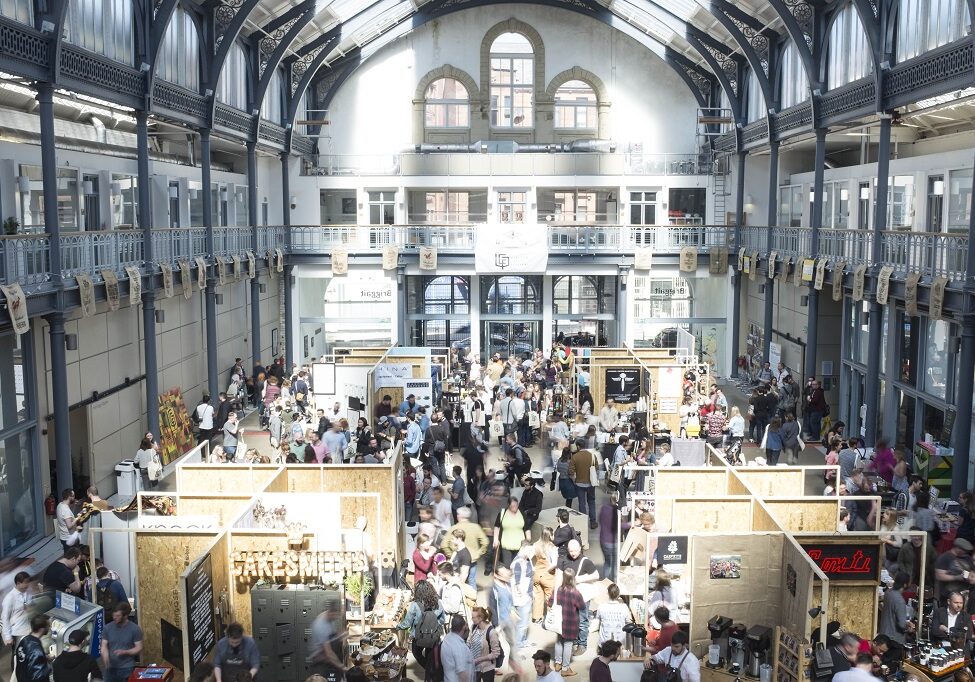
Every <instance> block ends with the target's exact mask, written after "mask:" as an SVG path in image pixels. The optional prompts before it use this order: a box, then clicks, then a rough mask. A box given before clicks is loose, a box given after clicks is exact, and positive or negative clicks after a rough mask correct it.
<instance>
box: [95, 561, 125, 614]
mask: <svg viewBox="0 0 975 682" xmlns="http://www.w3.org/2000/svg"><path fill="white" fill-rule="evenodd" d="M95 577H96V578H97V579H98V582H97V583H95V601H96V602H97V603H98V605H99V606H101V607H102V608H103V609H105V613H106V614H108V617H109V618H111V617H112V612H113V611H114V610H115V606H116V604H121V603H122V602H128V601H129V598H128V597H127V596H126V594H125V588H124V587H122V583H120V582H119V581H118V580H115V579H114V578H112V576H111V571H109V570H108V568H107V567H106V566H99V567H98V570H97V571H95Z"/></svg>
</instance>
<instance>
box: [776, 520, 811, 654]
mask: <svg viewBox="0 0 975 682" xmlns="http://www.w3.org/2000/svg"><path fill="white" fill-rule="evenodd" d="M781 570H782V599H781V604H782V608H781V611H780V613H781V617H780V619H779V623H778V624H779V625H781V626H783V627H785V628H786V629H787V630H789V631H790V632H794V633H795V634H797V635H799V636H800V637H802V638H803V639H804V640H805V641H807V642H808V641H809V636H810V634H811V631H812V620H811V619H810V618H809V609H811V608H812V606H813V590H814V589H815V586H814V581H815V578H816V571H815V569H814V568H813V566H812V563H811V562H810V560H809V557H808V556H807V555H806V553H805V552H804V551H802V548H801V547H799V545H798V544H797V543H796V542H795V540H793V539H792V538H788V537H787V538H785V539H784V541H783V543H782V569H781Z"/></svg>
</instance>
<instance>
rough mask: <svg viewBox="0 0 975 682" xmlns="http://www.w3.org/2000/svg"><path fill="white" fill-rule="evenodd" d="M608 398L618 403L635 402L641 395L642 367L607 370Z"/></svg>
mask: <svg viewBox="0 0 975 682" xmlns="http://www.w3.org/2000/svg"><path fill="white" fill-rule="evenodd" d="M605 386H606V399H607V400H610V399H612V400H615V401H616V402H618V403H624V404H629V403H635V402H636V401H637V399H639V397H640V369H639V368H629V369H613V368H609V369H607V370H606V384H605Z"/></svg>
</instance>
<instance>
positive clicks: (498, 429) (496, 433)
mask: <svg viewBox="0 0 975 682" xmlns="http://www.w3.org/2000/svg"><path fill="white" fill-rule="evenodd" d="M503 435H504V424H502V423H501V421H500V420H498V419H492V420H491V436H492V437H493V438H500V437H501V436H503Z"/></svg>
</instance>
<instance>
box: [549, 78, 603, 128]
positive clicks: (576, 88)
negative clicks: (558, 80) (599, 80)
mask: <svg viewBox="0 0 975 682" xmlns="http://www.w3.org/2000/svg"><path fill="white" fill-rule="evenodd" d="M598 124H599V116H598V113H597V110H596V93H595V91H594V90H593V89H592V87H591V86H590V85H589V84H588V83H584V82H583V81H580V80H572V81H568V82H566V83H564V84H562V86H561V87H560V88H559V89H558V90H556V91H555V127H556V128H576V129H583V130H595V129H596V127H597V126H598Z"/></svg>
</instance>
